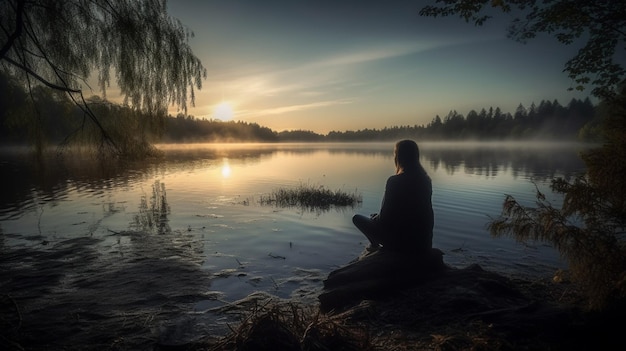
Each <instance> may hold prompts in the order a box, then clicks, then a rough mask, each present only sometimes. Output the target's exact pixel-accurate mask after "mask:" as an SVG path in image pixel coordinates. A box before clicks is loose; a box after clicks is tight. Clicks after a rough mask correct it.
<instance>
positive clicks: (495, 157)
mask: <svg viewBox="0 0 626 351" xmlns="http://www.w3.org/2000/svg"><path fill="white" fill-rule="evenodd" d="M160 147H161V148H162V149H163V150H164V151H165V155H166V157H165V159H164V160H159V161H150V162H146V163H131V164H124V165H120V164H109V165H103V164H98V163H95V162H93V161H91V160H87V159H80V158H77V157H73V158H71V159H58V158H55V157H50V158H49V159H46V160H43V161H39V162H33V161H32V160H31V159H30V157H28V156H26V155H25V154H23V153H19V152H16V151H15V150H13V151H11V152H9V151H7V150H4V151H3V153H2V157H1V158H0V160H2V161H1V163H0V171H1V172H2V174H3V175H5V179H6V180H5V181H4V186H3V191H2V192H3V195H2V199H1V200H0V230H1V234H0V248H1V250H2V254H3V259H1V260H0V264H1V265H2V268H3V270H4V272H5V274H4V275H2V276H0V277H1V278H2V281H3V288H2V290H3V291H0V293H10V294H11V295H12V296H17V297H18V298H21V299H23V300H24V302H25V304H27V305H28V306H29V308H30V310H31V311H35V312H36V311H41V310H45V309H52V310H53V311H54V313H52V314H55V315H59V316H63V313H61V312H64V313H66V314H69V312H68V310H70V309H71V310H72V311H73V312H72V313H83V314H85V313H87V312H89V313H92V315H91V317H90V318H91V319H92V320H94V321H100V322H101V320H102V319H108V320H112V319H116V320H118V319H120V318H122V317H121V316H125V317H124V318H127V319H125V320H126V321H127V324H125V325H131V326H134V327H133V328H135V327H136V328H142V327H143V328H148V329H149V330H150V333H151V335H155V333H157V334H158V335H160V337H163V335H170V334H172V333H173V334H175V336H172V338H174V339H177V340H178V339H181V338H184V336H181V334H180V333H182V332H180V331H179V329H180V328H179V326H180V325H181V323H187V322H181V318H182V319H183V320H188V318H192V320H193V323H192V324H193V325H194V326H195V328H199V326H201V328H203V329H204V330H207V329H209V330H210V329H211V328H215V330H216V332H217V330H218V329H219V326H222V327H223V326H224V323H225V322H226V321H228V319H221V318H222V317H219V316H218V314H217V313H215V311H217V310H220V309H222V308H223V307H224V306H229V305H230V304H232V303H233V302H235V301H237V300H240V299H244V298H246V297H247V296H249V295H250V294H253V293H255V292H261V293H263V294H270V295H273V296H276V297H279V298H299V299H303V300H305V301H315V299H316V296H317V294H318V293H319V291H320V289H321V287H322V280H323V279H324V278H325V277H326V275H327V274H328V273H329V272H330V271H332V270H334V269H336V268H338V267H340V266H342V265H345V264H346V263H348V262H349V261H350V260H352V259H354V258H355V257H357V256H358V255H359V254H360V253H361V252H362V250H363V248H364V247H365V245H366V243H365V242H364V241H363V239H364V238H363V237H362V236H361V235H360V234H359V233H358V231H357V230H356V229H355V228H354V227H353V226H352V223H351V217H352V215H353V214H354V213H362V214H370V213H374V212H377V211H378V209H379V206H380V200H381V198H382V192H383V190H384V183H385V180H386V179H387V177H388V176H390V175H391V174H392V173H393V171H394V167H393V155H392V150H393V143H359V144H237V145H230V144H229V145H217V144H211V145H185V146H181V145H161V146H160ZM420 147H421V153H422V155H421V161H422V163H423V165H424V167H425V168H426V170H427V172H428V173H429V175H430V176H431V178H432V181H433V188H434V189H433V206H434V211H435V232H434V239H433V244H434V246H435V247H438V248H440V249H441V250H442V251H443V252H444V254H445V256H444V261H445V262H446V263H447V264H449V265H452V266H457V267H463V266H466V265H468V264H472V263H478V264H480V265H481V266H482V267H484V268H486V269H490V270H496V271H499V272H502V273H506V274H513V275H523V276H531V277H536V278H540V277H546V276H549V275H550V274H552V273H553V272H554V270H555V269H556V268H558V267H562V266H563V263H562V262H561V261H560V260H559V257H558V254H557V253H556V252H554V250H552V249H551V248H550V247H548V246H546V245H544V244H542V243H528V244H520V243H517V242H515V240H513V239H509V238H500V239H493V238H491V237H490V235H489V233H488V232H487V230H486V224H487V223H488V221H489V219H490V217H495V216H497V215H498V214H499V213H500V207H501V204H502V200H503V199H504V195H505V194H511V195H514V196H515V197H516V198H517V199H518V200H520V201H521V202H523V203H525V204H528V205H532V204H533V201H534V192H535V187H538V188H539V189H540V190H542V191H544V192H546V194H547V195H548V199H549V200H551V201H553V202H554V203H555V204H558V203H559V201H560V199H559V197H558V196H556V195H554V194H551V193H550V191H549V187H548V185H549V181H550V179H551V178H552V177H555V176H565V177H570V176H573V175H575V174H577V173H578V172H580V171H582V170H583V166H584V165H583V163H582V161H581V160H580V159H579V157H578V153H579V152H580V151H581V150H583V149H584V148H585V147H586V146H585V145H581V144H538V143H517V144H514V143H503V144H497V143H457V144H438V143H424V144H421V145H420ZM302 183H304V184H312V185H315V186H323V187H325V188H328V189H331V190H337V189H341V190H344V191H347V192H356V193H357V194H360V195H361V196H362V198H363V202H362V203H361V204H360V205H359V206H358V207H357V208H339V209H331V210H330V211H309V210H306V209H300V208H275V207H271V206H263V205H261V204H259V199H260V198H261V196H263V195H267V194H269V193H271V192H272V191H273V190H275V189H278V188H281V187H296V186H298V185H300V184H302ZM9 268H10V269H9ZM5 269H6V270H5ZM7 290H8V291H7ZM85 300H90V301H91V303H89V304H85V303H84V301H85ZM53 301H54V302H53ZM59 301H63V303H62V304H60V305H59ZM55 304H56V305H55ZM135 312H136V320H134V322H132V323H131V322H130V321H133V319H132V318H130V317H128V316H129V315H130V314H132V313H135ZM146 316H152V317H151V319H150V320H149V321H147V319H146ZM190 316H192V317H190ZM59 318H61V317H59ZM140 321H143V322H140ZM172 321H174V322H172ZM118 322H119V321H118ZM42 323H43V322H42ZM163 328H166V329H167V330H169V331H168V332H163ZM172 328H174V329H175V330H174V331H171V330H172ZM192 329H193V328H192ZM222 329H223V328H222ZM133 330H134V329H133ZM155 330H157V331H158V330H160V331H158V332H155ZM185 330H187V332H186V333H188V332H189V330H190V329H189V328H187V329H185ZM183 334H185V333H183ZM168 337H169V336H168Z"/></svg>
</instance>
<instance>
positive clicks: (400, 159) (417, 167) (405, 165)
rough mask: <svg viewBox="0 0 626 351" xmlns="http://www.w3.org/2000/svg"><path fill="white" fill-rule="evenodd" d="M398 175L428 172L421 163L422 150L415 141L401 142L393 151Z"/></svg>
mask: <svg viewBox="0 0 626 351" xmlns="http://www.w3.org/2000/svg"><path fill="white" fill-rule="evenodd" d="M393 153H394V162H395V164H396V174H400V173H402V172H405V171H418V172H422V173H424V174H426V170H424V167H422V164H421V163H420V150H419V148H418V147H417V143H416V142H414V141H413V140H409V139H406V140H400V141H398V142H397V143H396V146H395V148H394V150H393Z"/></svg>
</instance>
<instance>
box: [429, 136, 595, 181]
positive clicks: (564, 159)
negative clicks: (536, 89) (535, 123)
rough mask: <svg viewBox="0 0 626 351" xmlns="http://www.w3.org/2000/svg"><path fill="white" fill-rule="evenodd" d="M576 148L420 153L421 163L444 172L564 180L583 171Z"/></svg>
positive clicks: (442, 149) (431, 150) (489, 148)
mask: <svg viewBox="0 0 626 351" xmlns="http://www.w3.org/2000/svg"><path fill="white" fill-rule="evenodd" d="M580 151H581V149H580V146H576V147H574V146H569V147H568V146H567V145H562V146H547V147H545V148H542V147H539V146H532V147H507V146H506V144H503V145H491V146H487V147H471V146H470V147H466V148H463V147H440V148H428V149H426V150H424V151H423V152H422V154H423V157H424V159H425V160H424V161H423V162H424V163H425V164H430V165H431V166H432V167H433V168H434V169H435V170H437V169H439V168H443V169H445V170H446V172H447V173H449V174H451V175H454V173H456V172H465V173H468V174H476V175H485V176H497V175H498V174H499V173H500V172H505V171H508V170H510V171H511V173H512V175H513V177H518V176H520V175H524V174H525V175H529V176H532V177H533V178H536V179H551V178H553V177H554V176H555V175H557V174H559V175H562V176H564V177H566V178H568V177H571V176H574V175H576V174H577V173H579V172H580V171H581V170H582V169H584V163H583V162H582V160H581V159H580V157H579V152H580Z"/></svg>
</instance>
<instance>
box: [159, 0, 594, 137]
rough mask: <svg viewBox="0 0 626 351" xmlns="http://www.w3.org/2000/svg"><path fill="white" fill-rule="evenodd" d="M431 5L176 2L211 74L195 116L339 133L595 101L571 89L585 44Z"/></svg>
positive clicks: (174, 12)
mask: <svg viewBox="0 0 626 351" xmlns="http://www.w3.org/2000/svg"><path fill="white" fill-rule="evenodd" d="M428 3H429V1H399V0H398V1H363V0H362V1H355V0H347V1H331V0H297V1H296V0H263V1H258V0H228V1H226V0H205V1H200V0H196V1H194V0H171V1H170V2H169V5H168V8H169V13H170V15H171V16H173V17H175V18H177V19H179V20H181V22H182V23H183V24H184V25H186V26H188V27H189V29H190V30H192V31H193V32H194V33H195V37H194V38H192V39H191V46H192V49H193V50H194V52H195V54H196V55H197V56H198V57H199V58H200V59H201V60H202V62H203V64H204V66H205V67H206V68H207V71H208V78H207V79H206V80H205V81H204V82H203V87H202V90H200V91H198V92H196V105H195V107H192V108H190V109H189V111H188V114H191V115H193V116H195V117H197V118H218V115H217V113H219V114H221V115H222V116H225V117H223V118H222V119H232V120H241V121H246V122H253V123H258V124H260V125H262V126H267V127H270V128H272V129H273V130H276V131H282V130H295V129H302V130H312V131H315V132H318V133H327V132H329V131H331V130H337V131H344V130H357V129H364V128H384V127H387V126H394V125H416V124H417V125H421V124H424V125H425V124H427V123H429V122H430V121H431V120H432V119H433V118H434V117H435V116H436V115H439V116H440V117H441V118H444V117H445V116H446V115H447V114H448V112H449V111H450V110H456V111H458V112H459V113H461V114H467V112H469V111H470V110H471V109H475V110H477V111H478V110H480V109H481V108H483V107H484V108H489V107H490V106H493V107H494V108H495V107H500V108H501V109H502V110H503V111H504V112H511V113H514V112H515V109H516V107H517V106H518V105H519V104H520V103H522V104H523V105H524V106H526V107H528V106H530V104H531V103H533V102H534V103H536V104H538V103H539V102H540V101H541V100H554V99H557V100H558V101H559V102H560V103H561V104H562V105H566V104H567V103H569V101H570V100H571V99H572V98H580V99H584V98H585V97H587V96H588V94H589V93H588V91H585V92H582V93H581V92H570V91H568V90H567V89H568V87H570V86H571V85H572V82H571V81H570V79H569V78H568V77H567V75H566V74H565V73H564V72H563V67H564V64H565V62H566V61H567V59H569V58H571V57H572V56H573V55H574V54H575V53H576V51H577V48H576V47H573V46H564V45H562V44H559V43H558V42H557V41H556V40H555V39H553V38H551V37H549V36H547V35H546V36H542V37H538V38H536V39H534V40H532V41H530V42H528V43H527V44H522V43H518V42H515V41H514V40H512V39H509V38H507V37H506V25H507V24H508V23H509V21H510V20H511V17H508V16H507V15H500V16H499V17H497V18H496V19H495V20H493V21H492V22H488V23H487V24H486V25H485V26H483V27H475V26H474V25H473V24H468V23H465V22H464V21H463V20H461V19H459V18H457V17H450V18H430V17H421V16H419V10H420V9H421V8H422V7H423V6H424V5H426V4H428ZM220 104H221V105H220ZM216 111H217V112H216ZM170 113H172V114H176V113H177V112H176V110H175V109H174V110H171V111H170Z"/></svg>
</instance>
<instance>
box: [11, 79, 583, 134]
mask: <svg viewBox="0 0 626 351" xmlns="http://www.w3.org/2000/svg"><path fill="white" fill-rule="evenodd" d="M31 98H32V99H33V101H32V103H31V101H30V99H31ZM0 102H1V104H0V105H1V106H2V107H1V108H0V125H2V129H1V130H0V137H1V138H2V140H3V142H4V143H5V144H24V143H25V142H30V143H33V144H34V143H43V144H45V145H57V144H70V145H71V144H81V145H84V144H89V143H91V142H92V141H93V140H97V138H96V136H97V135H98V133H99V131H98V130H97V129H96V128H94V126H90V125H89V124H85V123H84V121H83V118H82V117H81V116H82V111H81V109H80V108H79V107H77V106H76V105H75V104H74V103H73V102H72V101H70V99H69V98H67V96H66V95H64V94H63V93H58V92H54V91H51V90H48V89H44V88H41V87H36V88H34V89H33V92H32V95H31V96H29V94H28V93H27V92H26V91H25V90H24V89H23V88H22V87H21V86H20V85H19V84H18V83H17V82H15V81H13V80H11V79H10V78H9V77H8V76H5V75H3V76H2V77H1V79H0ZM87 104H88V106H89V107H90V109H91V110H92V111H94V112H96V113H97V114H98V115H99V116H100V117H101V121H102V124H103V126H104V127H105V128H106V129H107V130H108V131H109V133H110V135H111V136H112V137H114V139H115V140H116V142H118V143H122V144H123V143H132V140H134V139H136V138H137V137H141V138H140V139H141V140H144V139H146V140H149V141H150V142H152V143H160V142H165V143H191V142H192V143H199V142H296V141H298V142H324V141H332V142H342V141H347V142H352V141H389V140H397V139H401V138H415V139H419V140H466V139H474V140H505V139H515V140H525V139H541V140H576V139H577V138H578V137H579V134H582V136H583V137H584V138H586V139H589V138H590V137H592V136H593V127H592V126H593V124H594V116H595V113H594V111H595V106H594V105H593V103H592V102H591V101H590V100H589V99H585V100H579V99H572V100H571V101H570V102H569V103H568V104H567V105H565V106H563V105H561V104H560V103H559V102H558V101H557V100H554V101H549V100H542V101H541V102H540V103H539V104H538V105H536V104H534V103H532V104H531V105H530V106H529V107H528V108H527V107H525V106H524V105H522V104H521V103H520V104H519V106H518V107H517V109H516V110H515V111H514V112H513V113H511V112H504V111H502V110H501V109H500V108H499V107H496V108H493V107H488V108H483V109H481V110H480V111H476V110H471V111H469V112H468V113H467V114H466V115H463V114H461V113H458V112H457V111H456V110H451V111H450V112H449V113H448V115H446V116H445V117H444V118H441V117H440V116H438V115H437V116H435V117H434V118H433V119H432V121H431V122H430V123H428V124H426V125H424V124H421V125H418V124H415V125H400V126H398V125H396V126H386V127H384V128H381V129H376V128H374V129H354V130H346V131H331V132H329V133H327V134H320V133H316V132H313V131H310V130H287V131H280V132H278V131H274V130H272V129H270V128H268V127H264V126H261V125H259V124H257V123H250V122H243V121H228V122H223V121H220V120H215V119H203V118H196V117H194V116H192V115H185V114H183V113H180V114H178V115H177V116H172V115H165V114H161V115H157V116H154V114H150V113H148V112H142V111H138V110H136V109H132V108H131V107H129V106H126V105H122V104H116V103H112V102H109V101H107V100H104V99H102V98H100V97H98V96H92V97H91V98H89V99H87ZM381 117H384V116H381ZM355 127H358V126H355ZM581 131H582V133H581Z"/></svg>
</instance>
